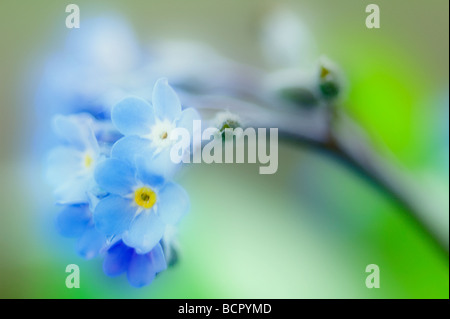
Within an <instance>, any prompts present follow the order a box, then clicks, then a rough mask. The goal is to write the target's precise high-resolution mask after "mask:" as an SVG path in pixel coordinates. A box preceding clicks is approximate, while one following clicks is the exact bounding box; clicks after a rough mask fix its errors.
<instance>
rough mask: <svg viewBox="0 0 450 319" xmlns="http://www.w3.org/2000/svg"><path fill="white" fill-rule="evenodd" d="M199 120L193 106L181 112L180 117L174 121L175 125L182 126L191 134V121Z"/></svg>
mask: <svg viewBox="0 0 450 319" xmlns="http://www.w3.org/2000/svg"><path fill="white" fill-rule="evenodd" d="M195 120H200V114H199V113H198V112H197V110H195V109H194V108H188V109H185V110H183V112H181V115H180V118H179V119H178V120H177V121H176V126H177V127H183V128H185V129H187V130H188V131H189V134H191V136H193V123H194V121H195Z"/></svg>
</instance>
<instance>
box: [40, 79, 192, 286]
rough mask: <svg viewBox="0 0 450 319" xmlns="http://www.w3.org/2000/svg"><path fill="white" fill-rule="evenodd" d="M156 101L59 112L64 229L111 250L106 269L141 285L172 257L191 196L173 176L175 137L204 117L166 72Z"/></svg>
mask: <svg viewBox="0 0 450 319" xmlns="http://www.w3.org/2000/svg"><path fill="white" fill-rule="evenodd" d="M151 102H152V103H149V102H147V101H145V100H143V99H140V98H137V97H127V98H125V99H123V100H122V101H120V102H119V103H117V104H116V105H114V106H113V107H112V109H111V112H110V113H111V116H110V118H106V119H104V118H103V119H101V120H99V119H97V118H96V117H94V116H93V115H92V114H89V113H76V114H70V115H64V116H63V115H56V116H55V117H54V119H53V129H54V131H55V133H56V134H57V136H58V137H59V138H60V140H61V144H62V145H61V146H59V147H57V148H55V149H53V150H52V151H51V152H50V154H49V156H48V165H47V179H48V181H49V183H51V184H52V186H53V187H54V195H55V199H56V202H57V204H58V205H59V206H61V207H62V209H61V211H60V213H59V215H58V217H57V220H56V224H57V228H58V230H59V232H60V233H61V234H62V235H64V236H67V237H74V238H77V239H78V242H77V252H78V253H79V254H80V255H81V256H82V257H84V258H86V259H90V258H93V257H95V256H97V255H102V256H104V264H103V269H104V272H105V274H106V275H108V276H117V275H120V274H122V273H126V274H127V278H128V281H129V283H130V284H131V285H133V286H137V287H141V286H144V285H147V284H149V283H150V282H151V281H152V280H153V278H154V277H155V275H156V274H157V273H159V272H161V271H163V270H164V269H166V268H167V265H168V264H169V265H170V264H171V263H172V260H171V258H172V257H171V256H172V255H173V252H172V250H173V247H172V246H171V243H170V238H171V237H172V236H171V235H172V234H173V229H174V227H175V225H176V224H177V223H178V221H179V220H180V219H181V218H182V217H183V215H185V214H186V213H187V212H188V210H189V197H188V195H187V193H186V191H185V190H184V189H183V188H182V187H181V186H180V185H178V184H176V183H174V182H173V178H174V175H175V173H176V171H177V168H178V167H179V164H174V163H173V162H172V161H171V159H170V149H171V146H172V144H173V143H174V141H172V140H171V139H170V138H169V137H170V133H171V131H172V130H173V129H175V128H177V127H182V128H185V129H187V130H192V123H193V120H196V119H199V114H198V113H197V111H196V110H194V109H192V108H187V109H184V110H183V109H182V106H181V103H180V101H179V99H178V96H177V94H176V93H175V91H174V90H173V89H172V88H171V87H170V86H169V84H168V82H167V80H166V79H159V80H158V81H157V82H156V84H155V86H154V88H153V92H152V101H151ZM105 122H106V124H111V123H112V126H113V128H114V130H115V132H114V133H113V134H111V131H112V130H111V125H105ZM114 130H113V131H114ZM112 136H118V138H112ZM185 151H186V152H188V151H189V149H186V150H185Z"/></svg>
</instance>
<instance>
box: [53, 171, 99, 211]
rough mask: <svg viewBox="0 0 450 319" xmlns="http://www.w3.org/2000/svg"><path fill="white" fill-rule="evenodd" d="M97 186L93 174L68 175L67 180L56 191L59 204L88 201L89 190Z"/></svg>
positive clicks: (55, 194)
mask: <svg viewBox="0 0 450 319" xmlns="http://www.w3.org/2000/svg"><path fill="white" fill-rule="evenodd" d="M94 186H95V182H94V179H93V177H92V175H80V176H72V177H70V176H69V177H68V178H67V181H66V182H65V183H63V184H62V185H60V186H59V187H58V188H56V189H55V191H54V196H55V198H56V202H57V203H58V204H80V203H88V202H89V197H88V192H89V191H90V190H91V189H92V188H93V187H94Z"/></svg>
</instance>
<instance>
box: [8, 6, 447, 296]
mask: <svg viewBox="0 0 450 319" xmlns="http://www.w3.org/2000/svg"><path fill="white" fill-rule="evenodd" d="M372 2H375V3H377V4H378V5H379V6H380V8H381V29H378V30H368V29H367V28H366V27H365V24H364V21H365V18H366V15H367V14H366V13H365V7H366V5H367V4H369V3H372ZM75 3H76V4H78V5H79V6H80V9H81V24H83V21H84V19H87V18H89V17H96V16H98V15H104V14H105V13H108V12H113V13H115V14H120V15H122V16H123V17H124V19H126V20H128V22H129V23H130V24H131V26H132V27H133V28H134V30H135V31H136V34H137V37H138V39H139V41H141V42H142V43H146V42H150V41H152V40H160V39H188V40H195V41H202V42H205V43H207V44H208V45H211V46H212V47H213V48H215V49H216V50H217V51H219V52H220V53H221V54H223V55H226V56H228V57H230V58H233V59H235V60H238V61H241V62H243V63H248V64H250V65H253V66H258V67H267V65H266V64H265V61H264V59H263V57H262V55H261V52H260V45H259V42H258V37H257V36H256V29H257V21H258V19H259V18H260V16H261V15H262V14H263V13H264V12H267V10H270V9H271V8H272V7H274V6H276V5H280V4H283V5H285V6H286V7H287V8H289V9H290V10H292V12H294V13H295V14H296V15H298V16H299V17H300V18H301V20H302V21H303V23H304V24H305V25H306V26H308V28H309V29H310V31H311V33H312V35H313V36H314V39H315V43H316V49H317V52H319V53H324V54H326V55H327V56H329V57H330V58H332V59H333V60H334V61H335V62H337V63H338V64H339V65H340V66H341V68H342V69H343V70H344V72H345V74H346V77H347V81H348V83H349V89H348V93H347V97H346V100H345V103H344V107H346V108H348V111H349V112H350V114H352V116H354V117H355V118H356V119H357V120H358V121H359V123H361V125H363V126H364V127H365V128H366V129H367V131H368V132H369V133H370V135H371V136H372V137H373V138H374V139H376V140H378V141H382V142H383V143H384V144H386V145H387V147H388V148H389V149H390V150H391V151H392V153H394V154H395V155H396V157H397V158H398V160H399V161H400V162H401V163H402V164H403V165H404V166H405V167H407V169H408V170H410V172H411V176H414V178H416V179H417V180H418V181H419V180H420V182H421V183H423V185H424V188H423V192H424V194H426V196H430V197H431V196H432V198H435V201H436V205H438V206H440V207H442V212H443V213H442V216H441V217H440V218H442V221H443V222H446V223H448V207H449V198H448V188H449V186H448V185H449V184H448V151H449V149H448V147H449V144H448V143H449V142H448V136H449V135H448V134H449V131H448V107H449V103H448V71H449V66H448V63H449V60H448V57H449V50H448V49H449V42H448V38H449V34H448V33H449V29H448V24H449V13H448V9H449V8H448V6H449V3H448V1H445V0H435V1H419V0H417V1H413V0H395V1H392V0H389V1H388V0H376V1H365V0H358V1H357V0H339V1H331V0H327V1H326V0H315V1H312V0H308V1H307V0H297V1H294V0H293V1H269V0H246V1H238V0H233V1H216V0H214V1H209V0H208V1H206V0H191V1H177V0H168V1H137V0H133V1H96V2H95V4H94V5H93V4H92V3H90V1H83V0H78V1H76V2H75ZM67 4H68V3H65V2H64V1H49V0H41V1H13V0H2V1H1V3H0V38H1V46H2V48H1V57H2V59H1V60H0V83H1V85H0V137H1V140H0V176H1V185H0V297H2V298H103V297H104V298H448V297H449V278H448V275H449V269H448V254H445V253H443V252H442V250H440V249H439V248H438V247H436V245H435V243H434V242H433V241H432V240H431V239H430V237H429V236H428V235H427V234H426V233H425V232H424V231H423V229H422V228H420V227H418V225H417V223H415V222H414V221H413V220H412V219H411V218H410V217H409V214H408V213H407V212H405V211H404V208H402V207H401V206H399V205H398V204H397V203H396V202H394V201H393V200H392V199H391V198H390V197H389V196H387V195H386V194H385V193H383V192H382V190H380V189H379V188H376V187H374V186H373V185H372V184H371V183H369V182H368V181H367V180H366V179H364V178H362V177H361V176H360V175H358V174H355V173H354V172H353V171H352V170H351V169H349V168H348V167H346V166H344V165H342V163H340V162H339V161H336V159H334V158H332V157H329V156H327V154H325V153H318V152H316V151H315V150H311V149H309V148H308V147H306V146H301V145H295V146H294V145H293V144H290V143H284V142H282V143H280V150H279V170H278V173H277V174H275V175H259V174H258V170H257V166H255V165H213V166H208V165H197V166H192V167H190V168H189V169H187V170H186V171H185V172H184V174H183V175H182V176H181V177H180V178H179V182H180V183H181V184H182V185H183V186H184V187H185V188H186V189H187V191H188V193H189V194H190V197H191V202H192V209H191V212H190V214H189V215H188V216H187V217H186V218H185V219H184V220H183V221H182V223H181V226H180V230H179V237H180V244H181V247H182V256H181V260H180V263H179V264H178V265H176V266H175V267H174V268H172V269H169V270H168V271H165V272H164V273H162V274H161V275H160V276H158V277H157V279H156V280H155V281H154V282H153V283H152V284H151V285H150V286H148V287H145V288H142V289H135V288H132V287H129V285H128V283H127V282H126V278H125V277H124V276H122V277H119V278H114V279H110V278H107V277H106V276H104V275H103V273H102V269H101V259H95V260H92V261H84V260H83V259H81V258H80V257H78V256H77V255H76V254H75V252H74V249H73V246H74V241H73V240H70V239H65V238H62V237H59V236H58V235H57V234H56V231H55V229H54V227H53V219H54V216H55V214H56V211H57V210H56V209H55V208H54V207H53V205H52V196H51V190H50V189H49V188H48V187H47V186H46V185H45V184H43V182H42V180H41V179H39V177H40V176H41V174H40V173H41V170H42V162H41V160H40V159H39V156H37V155H36V153H38V154H39V152H36V151H35V145H34V144H35V143H36V138H35V137H36V127H37V126H38V125H37V121H39V120H40V119H39V116H38V115H37V114H36V110H35V108H34V105H33V103H34V98H35V96H34V94H35V91H36V88H37V86H38V84H39V76H40V75H41V74H42V72H43V67H42V66H43V63H44V61H45V59H46V58H47V57H48V56H49V55H51V54H52V53H53V52H54V51H57V50H59V49H60V48H61V46H62V44H63V41H64V38H65V37H66V36H67V35H68V34H69V33H70V32H74V31H73V30H68V29H66V28H65V24H64V21H65V18H66V15H67V14H66V13H65V6H66V5H67ZM149 89H150V88H149ZM71 263H75V264H78V265H79V266H80V270H81V288H80V289H67V288H66V286H65V277H66V275H67V274H66V273H65V267H66V265H68V264H71ZM372 263H375V264H377V265H379V267H380V270H381V288H380V289H367V288H366V286H365V278H366V275H367V274H366V273H365V267H366V265H368V264H372Z"/></svg>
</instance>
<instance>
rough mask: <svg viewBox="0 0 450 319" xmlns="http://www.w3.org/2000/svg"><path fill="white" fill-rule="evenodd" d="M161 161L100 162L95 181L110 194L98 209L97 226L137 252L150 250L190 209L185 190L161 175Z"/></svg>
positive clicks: (113, 160) (95, 218) (138, 159)
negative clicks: (167, 227)
mask: <svg viewBox="0 0 450 319" xmlns="http://www.w3.org/2000/svg"><path fill="white" fill-rule="evenodd" d="M160 172H161V167H160V162H158V161H157V160H156V161H154V160H153V159H147V158H143V157H137V158H136V162H135V165H133V164H131V163H130V162H127V161H123V160H120V159H116V158H110V159H106V160H104V161H102V162H101V163H99V164H98V165H97V168H96V170H95V180H96V182H97V183H98V185H99V186H100V187H101V189H103V190H104V191H106V192H108V193H109V195H108V196H106V197H105V198H103V199H101V200H100V201H99V202H98V204H97V205H96V207H95V210H94V221H95V225H96V228H97V229H98V230H99V231H100V232H101V233H103V234H104V235H106V236H108V237H111V238H122V240H123V242H124V243H125V244H126V245H128V246H130V247H133V248H134V249H135V250H136V252H137V253H139V254H144V253H147V252H149V251H150V250H151V249H153V247H155V245H156V244H157V243H158V242H159V241H160V240H161V238H162V236H163V235H164V232H165V230H166V226H167V225H174V224H176V223H177V222H178V220H179V219H180V218H181V217H182V216H183V215H184V214H185V213H186V212H187V211H188V209H189V197H188V195H187V194H186V192H185V190H184V189H183V188H182V187H181V186H179V185H177V184H175V183H173V182H168V181H166V180H165V179H164V177H162V176H161V175H160Z"/></svg>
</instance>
